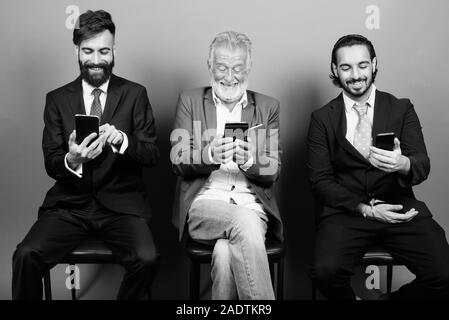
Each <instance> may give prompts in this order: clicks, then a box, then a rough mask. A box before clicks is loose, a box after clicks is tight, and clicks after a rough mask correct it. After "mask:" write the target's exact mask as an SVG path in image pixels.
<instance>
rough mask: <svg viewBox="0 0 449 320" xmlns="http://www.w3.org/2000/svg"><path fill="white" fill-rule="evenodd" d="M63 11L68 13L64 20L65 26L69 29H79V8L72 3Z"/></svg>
mask: <svg viewBox="0 0 449 320" xmlns="http://www.w3.org/2000/svg"><path fill="white" fill-rule="evenodd" d="M65 13H66V14H68V16H67V19H66V20H65V27H66V28H67V29H69V30H73V29H79V22H78V17H79V16H80V8H79V7H78V6H76V5H73V4H72V5H70V6H67V8H65Z"/></svg>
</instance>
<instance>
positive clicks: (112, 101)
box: [101, 75, 122, 124]
mask: <svg viewBox="0 0 449 320" xmlns="http://www.w3.org/2000/svg"><path fill="white" fill-rule="evenodd" d="M121 95H122V90H121V88H120V79H119V78H117V77H116V76H115V75H111V80H110V82H109V87H108V95H107V97H106V105H105V107H104V112H103V115H102V116H101V124H105V123H109V122H111V119H112V116H113V115H114V113H115V109H117V105H118V102H119V101H120V97H121Z"/></svg>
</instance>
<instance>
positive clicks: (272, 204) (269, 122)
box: [170, 87, 283, 239]
mask: <svg viewBox="0 0 449 320" xmlns="http://www.w3.org/2000/svg"><path fill="white" fill-rule="evenodd" d="M247 94H248V105H247V106H246V108H244V109H243V110H242V121H244V122H247V123H249V126H250V127H252V126H255V125H258V124H263V127H262V128H261V129H266V135H263V136H262V137H259V139H258V141H257V145H258V148H257V152H258V154H257V157H256V159H254V160H255V161H254V164H253V165H252V166H251V167H250V168H249V169H248V170H246V171H243V170H242V172H243V173H244V174H245V176H246V177H247V178H248V181H249V183H250V185H251V187H252V189H253V190H254V192H255V193H256V195H257V197H258V198H259V199H260V201H261V202H262V204H263V206H264V208H265V210H266V211H267V212H268V213H269V214H270V215H271V216H272V217H273V218H274V219H269V220H270V223H269V228H268V230H269V232H273V234H274V235H275V236H276V237H277V238H279V239H283V235H282V222H281V217H280V214H279V209H278V206H277V204H276V200H275V197H274V194H273V183H274V182H275V181H276V180H277V179H278V177H279V170H280V166H281V161H280V155H281V147H280V144H278V152H269V150H268V148H269V146H270V143H278V142H279V139H278V138H279V136H275V135H273V131H275V130H279V102H278V101H276V100H275V99H273V98H271V97H268V96H265V95H262V94H260V93H256V92H252V91H247ZM195 123H196V125H197V127H195ZM198 125H200V127H198ZM216 129H217V114H216V108H215V105H214V102H213V98H212V89H211V88H210V87H206V88H199V89H193V90H189V91H184V92H181V94H180V96H179V100H178V105H177V109H176V117H175V123H174V128H173V132H172V136H171V139H170V140H171V142H172V151H171V157H170V158H171V160H172V163H173V170H174V172H175V173H176V174H177V175H178V176H179V177H178V182H177V186H176V193H175V203H174V207H173V223H174V225H175V226H176V227H178V229H179V237H180V239H181V238H182V235H183V231H184V226H185V222H186V216H187V213H188V211H189V208H190V205H191V204H192V201H193V200H194V198H195V196H196V195H197V193H198V191H199V190H200V189H201V187H202V186H203V185H204V183H205V182H206V180H207V178H208V177H209V175H210V174H211V172H212V171H214V170H217V169H218V168H219V165H215V164H211V163H208V161H203V160H204V159H207V160H208V157H207V155H205V156H204V157H203V156H201V153H203V152H206V151H207V148H206V146H207V144H208V143H209V141H210V139H211V138H212V137H213V136H215V135H216ZM270 129H274V130H272V131H270ZM179 130H180V131H179ZM190 137H191V138H192V139H190ZM272 145H273V144H272ZM198 151H199V157H197V158H196V160H195V159H194V157H195V152H198ZM194 161H196V162H194ZM264 169H268V170H266V171H265V172H264V173H263V174H261V170H262V172H263V171H264Z"/></svg>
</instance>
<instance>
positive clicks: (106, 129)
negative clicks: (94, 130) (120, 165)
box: [99, 123, 123, 146]
mask: <svg viewBox="0 0 449 320" xmlns="http://www.w3.org/2000/svg"><path fill="white" fill-rule="evenodd" d="M99 130H100V138H101V139H103V141H104V143H105V144H109V145H114V146H119V145H121V144H122V142H123V135H122V133H121V132H120V131H119V130H117V129H116V128H115V127H114V126H113V125H110V124H109V123H105V124H104V125H102V126H100V128H99Z"/></svg>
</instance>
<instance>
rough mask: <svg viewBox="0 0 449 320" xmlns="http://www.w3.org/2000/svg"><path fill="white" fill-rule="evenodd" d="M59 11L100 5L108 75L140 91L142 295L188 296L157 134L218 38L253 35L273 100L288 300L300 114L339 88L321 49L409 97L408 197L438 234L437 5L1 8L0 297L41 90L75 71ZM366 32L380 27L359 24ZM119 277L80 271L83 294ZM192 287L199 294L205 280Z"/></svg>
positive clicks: (304, 220)
mask: <svg viewBox="0 0 449 320" xmlns="http://www.w3.org/2000/svg"><path fill="white" fill-rule="evenodd" d="M69 5H76V6H78V7H79V9H80V11H81V12H84V11H85V10H87V9H101V8H102V9H105V10H108V11H109V12H110V13H111V14H112V16H113V19H114V21H115V23H116V25H117V35H116V44H117V55H116V68H115V73H117V74H118V75H121V76H123V77H126V78H128V79H130V80H133V81H136V82H139V83H141V84H143V85H145V86H146V87H147V88H148V92H149V97H150V101H151V102H152V105H153V108H154V114H155V117H156V121H157V122H156V124H157V131H158V136H159V146H160V148H161V151H162V157H161V162H160V164H159V165H158V167H157V168H155V169H151V170H148V171H146V172H145V178H146V182H147V186H148V192H149V194H150V198H151V200H152V207H153V211H154V217H153V232H154V236H155V239H156V243H157V245H158V247H159V249H160V252H161V254H162V265H161V270H160V273H159V275H158V276H157V278H156V282H155V286H154V290H153V295H154V298H156V299H183V298H187V294H188V269H187V267H188V264H187V260H186V258H185V255H184V253H183V251H182V248H181V246H180V245H179V244H178V242H177V240H176V239H177V237H176V234H177V233H176V230H175V229H174V228H173V227H172V226H171V224H170V216H171V204H172V199H173V189H174V181H175V177H174V175H173V174H172V173H171V170H170V165H169V134H170V127H171V124H172V120H173V116H174V111H175V105H176V100H177V95H178V93H179V91H180V90H181V89H183V88H192V87H197V86H203V85H206V84H207V83H208V81H209V80H208V74H207V68H206V59H207V54H208V46H209V43H210V41H211V40H212V38H213V36H214V35H215V34H217V33H218V32H221V31H224V30H228V29H234V30H238V31H242V32H245V33H247V34H248V36H249V37H250V38H251V39H252V40H253V43H254V48H253V71H252V74H251V77H250V88H251V89H252V90H256V91H259V92H263V93H265V94H268V95H271V96H274V97H276V98H277V99H279V100H280V102H281V138H282V143H283V146H284V150H285V152H284V158H283V160H284V161H283V168H282V170H283V173H282V176H281V180H280V182H279V184H278V196H279V198H278V199H279V203H280V206H281V211H282V215H283V218H284V220H285V223H286V228H285V235H286V241H287V247H288V254H287V257H286V270H285V272H286V282H285V297H286V298H287V299H309V298H310V281H309V280H308V277H307V275H306V272H307V268H308V266H309V264H310V262H311V258H312V243H313V222H314V213H313V209H314V202H313V198H312V196H311V194H310V192H309V187H308V184H307V180H306V170H305V138H306V132H307V127H308V121H309V118H310V113H311V111H312V110H315V109H317V108H319V107H320V106H321V105H323V104H324V103H326V102H327V101H329V100H330V99H332V98H333V97H334V96H336V95H337V94H338V92H339V91H338V89H337V88H335V87H333V86H332V84H331V82H330V80H329V78H328V73H329V60H330V53H331V49H332V46H333V44H334V42H335V41H336V39H337V38H338V37H340V36H341V35H343V34H347V33H361V34H364V35H366V36H367V37H368V38H370V39H371V40H372V41H373V43H374V46H375V47H376V50H377V55H378V60H379V74H378V78H377V80H376V83H377V86H378V88H379V89H381V90H386V91H390V92H391V93H393V94H395V95H396V96H398V97H408V98H410V99H411V100H412V101H413V102H414V104H415V107H416V110H417V113H418V115H419V117H420V119H421V123H422V126H423V131H424V135H425V140H426V143H427V147H428V151H429V155H430V158H431V161H432V171H431V175H430V177H429V179H428V180H427V181H426V182H425V183H423V184H422V185H420V186H418V187H417V188H415V191H416V194H417V196H418V198H421V199H423V200H425V201H426V202H427V204H428V206H429V208H430V209H431V210H432V211H433V213H434V215H435V219H436V220H437V221H438V222H439V223H440V224H441V225H442V226H443V228H444V229H445V230H449V215H448V212H447V197H448V190H449V170H447V165H448V160H447V158H448V155H449V152H448V150H449V139H448V137H449V126H448V123H449V109H448V101H449V94H448V81H447V75H448V74H449V63H448V61H447V57H448V56H449V41H448V40H449V37H448V31H449V19H447V12H448V11H449V3H448V2H447V1H444V0H439V1H438V0H434V1H418V0H416V1H405V0H397V1H386V0H370V1H365V0H346V1H323V0H315V1H298V0H290V1H286V0H285V1H256V0H254V1H237V0H228V1H226V2H223V1H211V0H190V1H174V0H153V1H137V0H128V1H126V2H119V1H117V2H112V1H75V0H65V1H23V0H18V1H1V2H0V40H1V41H0V43H1V46H0V48H1V59H0V146H1V156H0V172H1V174H0V204H1V207H0V237H1V241H0V270H1V272H0V298H1V299H9V298H10V297H11V293H10V286H11V285H10V283H11V256H12V253H13V251H14V248H15V246H16V244H17V243H18V242H19V241H21V240H22V238H23V237H24V236H25V234H26V232H27V231H28V230H29V228H30V227H31V225H32V223H33V222H34V221H35V219H36V214H37V208H38V206H39V205H40V204H41V202H42V200H43V197H44V194H45V192H46V191H47V189H48V188H49V187H50V186H51V184H52V183H53V181H52V180H51V179H50V178H48V177H47V175H46V173H45V171H44V166H43V157H42V151H41V135H42V128H43V121H42V112H43V107H44V102H45V100H44V98H45V94H46V92H48V91H50V90H52V89H54V88H56V87H59V86H61V85H63V84H65V83H67V82H69V81H71V80H72V79H74V78H75V77H76V76H77V75H78V65H77V61H76V56H75V53H74V47H73V44H72V42H71V35H72V34H71V33H72V31H71V30H69V29H67V28H66V20H67V19H68V17H69V15H70V12H69V13H66V8H67V7H68V6H69ZM370 5H375V6H377V7H376V8H377V9H379V15H378V16H374V18H373V16H372V12H373V11H370V10H371V9H370V8H369V6H370ZM367 7H368V11H367ZM376 8H375V10H376ZM376 17H378V18H379V19H378V20H376V19H375V18H376ZM373 19H374V20H373ZM69 20H70V19H69ZM367 23H368V24H367ZM377 23H379V25H377V27H379V28H375V29H372V28H370V26H376V24H377ZM65 267H66V266H57V267H56V268H54V269H53V271H52V277H53V290H54V295H55V297H56V298H60V299H68V298H69V297H70V295H69V291H68V290H67V289H66V288H65V278H66V276H67V275H66V274H65V273H64V271H65ZM363 271H364V270H359V273H358V277H355V279H354V282H355V285H356V286H357V288H358V289H357V292H358V294H359V295H360V296H363V297H365V296H367V297H370V295H372V294H373V292H371V291H368V290H365V289H364V286H363V283H364V279H365V278H366V275H365V274H364V273H363ZM122 272H123V271H122V269H121V268H120V267H119V266H93V265H89V266H82V267H81V291H80V292H81V295H82V297H83V298H86V299H87V298H96V299H110V298H114V297H115V294H116V292H117V289H118V286H119V283H120V277H121V275H122ZM206 272H208V270H204V274H205V275H206ZM382 272H383V271H382ZM204 278H207V277H204ZM411 278H412V275H411V274H410V273H409V272H408V271H407V270H406V269H405V268H398V269H396V272H395V276H394V288H397V287H398V286H400V285H401V284H403V283H404V282H406V281H408V280H410V279H411ZM382 285H383V284H382ZM204 288H205V297H207V292H208V291H207V289H208V283H207V282H206V281H205V283H204Z"/></svg>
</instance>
